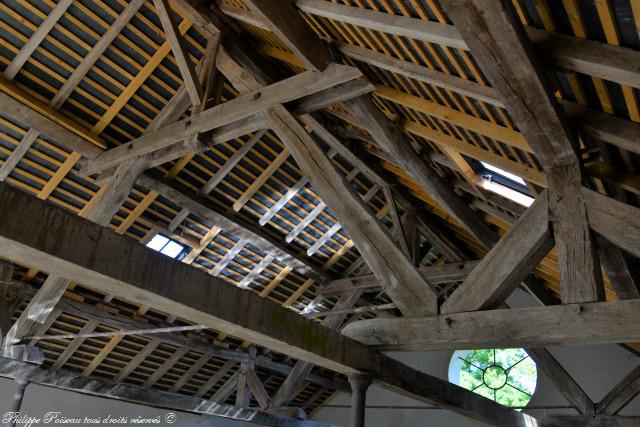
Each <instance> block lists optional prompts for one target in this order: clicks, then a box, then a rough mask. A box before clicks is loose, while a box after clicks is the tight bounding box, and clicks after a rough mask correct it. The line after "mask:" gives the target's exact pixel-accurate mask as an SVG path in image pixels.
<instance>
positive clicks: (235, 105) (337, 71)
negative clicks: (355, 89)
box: [81, 64, 361, 176]
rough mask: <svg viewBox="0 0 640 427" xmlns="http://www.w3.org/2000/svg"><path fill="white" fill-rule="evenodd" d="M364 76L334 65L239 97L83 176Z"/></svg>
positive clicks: (105, 159)
mask: <svg viewBox="0 0 640 427" xmlns="http://www.w3.org/2000/svg"><path fill="white" fill-rule="evenodd" d="M360 76H361V73H360V71H358V70H357V69H356V68H353V67H349V66H345V65H338V64H332V65H330V66H329V67H327V69H326V70H324V71H323V72H321V73H320V72H313V71H307V72H304V73H301V74H298V75H295V76H293V77H290V78H288V79H285V80H282V81H279V82H277V83H274V84H272V85H270V86H266V87H264V88H262V89H258V90H255V91H253V92H250V93H247V94H244V95H240V96H238V97H237V98H234V99H232V100H230V101H227V102H225V103H223V104H219V105H217V106H215V107H212V108H209V109H207V110H204V111H202V112H201V113H199V114H196V115H194V116H192V117H189V118H186V119H183V120H180V121H178V122H176V123H173V124H170V125H167V126H164V127H162V128H160V129H158V130H155V131H153V132H149V133H146V134H144V135H143V136H141V137H140V138H137V139H135V140H133V141H129V142H127V143H126V144H122V145H120V146H118V147H116V148H112V149H111V150H108V151H105V152H104V153H102V154H100V155H99V156H98V158H97V159H95V160H94V161H91V162H89V163H87V164H86V165H85V166H84V167H83V168H82V170H81V174H82V175H84V176H89V175H93V174H95V173H99V172H102V171H103V170H106V169H109V168H112V167H113V166H116V165H117V164H118V163H120V162H122V161H123V160H124V159H127V158H130V157H135V156H142V155H145V154H150V153H153V152H154V151H157V150H161V149H163V148H166V147H169V146H171V145H172V144H175V143H177V142H180V141H183V140H184V139H185V138H186V137H187V136H189V135H193V134H195V133H201V132H206V131H209V130H212V129H215V128H218V127H220V126H224V125H227V124H229V123H233V122H237V121H239V120H242V119H244V118H247V117H249V116H251V115H253V114H257V113H260V112H262V111H263V110H265V109H267V108H269V107H271V106H273V105H277V104H280V103H284V102H289V101H293V100H295V99H298V98H302V97H304V96H307V95H310V94H312V93H317V92H321V91H323V90H325V89H329V88H331V87H333V86H336V85H338V84H341V83H345V82H347V81H350V80H353V79H356V78H358V77H360Z"/></svg>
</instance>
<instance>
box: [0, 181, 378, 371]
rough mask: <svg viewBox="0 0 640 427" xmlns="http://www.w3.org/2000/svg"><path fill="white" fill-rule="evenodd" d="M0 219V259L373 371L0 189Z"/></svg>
mask: <svg viewBox="0 0 640 427" xmlns="http://www.w3.org/2000/svg"><path fill="white" fill-rule="evenodd" d="M0 218H2V220H1V221H0V257H2V258H6V259H10V260H12V261H14V262H16V263H17V264H20V265H26V266H29V267H33V268H37V269H39V270H42V271H46V272H48V273H50V274H54V275H57V276H60V277H64V278H66V279H68V280H72V281H75V282H77V283H83V284H87V285H88V286H91V287H92V288H94V289H96V290H98V291H100V292H103V293H106V294H109V295H115V296H118V297H123V298H125V299H128V300H132V301H136V302H137V303H140V304H143V305H146V306H148V307H155V308H157V309H159V310H162V311H164V312H167V313H174V314H175V315H176V316H177V317H181V318H184V319H188V320H190V321H192V322H194V323H197V324H202V325H205V326H207V327H209V328H212V329H216V330H219V331H221V332H223V333H226V334H228V335H231V336H235V337H238V338H240V339H245V340H248V341H250V342H252V343H255V344H257V345H261V346H264V347H267V348H271V349H273V350H276V351H279V352H282V353H285V354H288V355H290V356H292V357H296V358H298V359H303V360H306V361H308V362H311V363H314V364H316V365H320V366H323V367H325V368H327V369H332V370H336V371H338V372H345V373H349V372H354V371H359V370H360V369H364V370H373V371H375V369H376V366H377V358H378V357H379V356H378V355H377V354H376V353H373V352H371V351H369V350H367V349H366V348H365V347H364V346H361V345H359V344H357V343H354V342H351V341H349V340H346V339H344V338H342V337H341V336H340V334H339V333H336V332H333V331H329V330H327V329H326V328H323V327H322V326H320V325H317V324H315V323H314V322H309V321H306V320H304V319H302V318H301V317H299V316H298V315H297V314H295V313H294V312H292V311H290V310H286V309H283V308H280V307H279V306H278V305H276V304H273V303H271V302H269V301H265V300H264V299H262V298H260V297H259V296H257V295H255V294H254V293H252V292H249V291H245V290H241V289H239V288H237V287H235V286H230V285H229V284H228V283H226V282H224V281H222V280H220V279H217V278H214V277H212V276H211V275H209V274H207V273H205V272H202V271H200V270H197V269H194V268H192V267H190V266H188V265H185V264H183V263H182V262H180V261H175V260H171V259H169V258H167V257H166V256H163V255H162V254H160V253H157V252H155V251H152V250H149V249H148V248H146V247H144V246H142V245H140V244H138V243H137V242H135V241H132V240H130V239H126V238H124V237H122V236H119V235H118V234H116V233H114V232H112V231H111V230H108V229H105V228H103V227H100V226H98V225H96V224H94V223H92V222H89V221H86V220H84V219H82V218H80V217H78V216H76V215H72V214H70V213H68V212H66V211H64V210H62V209H61V208H58V207H55V206H52V205H49V204H47V203H44V202H39V201H38V200H37V199H35V198H33V197H31V196H29V195H28V194H25V193H23V192H20V191H18V190H14V189H12V188H10V187H8V186H7V185H6V184H2V185H0ZM36 224H39V226H38V225H36ZM176 284H180V285H179V286H176ZM249 312H250V313H252V315H251V316H245V315H244V314H243V313H249ZM283 324H286V325H288V327H287V328H283V327H281V326H280V325H283ZM296 336H297V338H296Z"/></svg>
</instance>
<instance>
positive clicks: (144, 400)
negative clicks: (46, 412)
mask: <svg viewBox="0 0 640 427" xmlns="http://www.w3.org/2000/svg"><path fill="white" fill-rule="evenodd" d="M23 369H24V370H25V371H26V372H29V373H28V374H27V377H26V380H27V381H28V382H30V383H33V384H38V385H42V386H45V387H52V388H56V389H60V390H66V391H71V392H76V393H82V394H89V395H92V396H96V397H101V398H106V399H113V400H120V401H123V402H130V403H137V404H141V405H148V406H152V407H155V408H164V409H172V410H177V411H182V412H190V413H194V414H201V415H211V416H216V417H224V418H231V419H234V420H241V421H247V422H251V423H257V424H259V425H265V426H274V427H282V426H290V427H296V426H297V427H323V426H324V427H329V425H327V424H321V423H316V422H314V421H306V420H305V421H302V420H296V419H294V418H288V417H283V416H280V415H273V414H269V413H266V412H262V411H257V410H255V409H249V408H238V407H237V406H233V405H227V404H224V403H218V402H213V401H210V400H206V399H201V398H198V397H191V396H185V395H183V394H177V393H169V392H166V391H161V390H156V389H148V388H144V387H140V386H136V385H132V384H126V383H121V382H116V381H110V380H106V379H101V378H95V377H91V378H89V377H83V376H81V375H78V374H75V373H72V372H69V371H65V370H61V369H54V368H48V369H44V368H34V367H33V365H31V364H29V363H26V362H21V361H17V360H12V359H7V358H4V357H0V377H4V378H15V377H16V375H17V374H16V373H17V372H20V371H21V370H23ZM179 419H180V414H178V415H177V420H178V421H179Z"/></svg>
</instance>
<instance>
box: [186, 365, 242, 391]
mask: <svg viewBox="0 0 640 427" xmlns="http://www.w3.org/2000/svg"><path fill="white" fill-rule="evenodd" d="M237 364H238V362H237V361H235V360H227V361H226V362H224V364H223V365H222V366H221V367H220V369H218V370H217V371H216V372H215V374H213V375H212V376H211V377H209V378H208V379H207V381H205V382H204V384H202V385H201V386H200V388H199V389H198V391H196V392H195V394H194V396H195V397H202V396H204V395H205V394H206V393H207V392H208V391H209V390H211V388H212V387H213V386H214V385H216V384H217V383H219V382H220V380H221V379H222V378H224V376H225V375H226V374H227V373H228V372H229V371H230V370H231V369H233V367H234V366H236V365H237Z"/></svg>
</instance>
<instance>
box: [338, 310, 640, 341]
mask: <svg viewBox="0 0 640 427" xmlns="http://www.w3.org/2000/svg"><path fill="white" fill-rule="evenodd" d="M639 321H640V300H626V301H616V302H595V303H585V304H567V305H556V306H549V307H535V308H519V309H509V310H489V311H477V312H468V313H454V314H445V315H440V316H438V317H423V318H417V317H416V318H398V319H372V320H361V321H358V322H354V323H351V324H349V325H347V326H346V327H345V328H344V329H343V331H342V332H343V334H345V335H346V336H348V337H351V338H353V339H355V340H357V341H360V342H362V343H364V344H367V345H369V346H373V347H374V348H376V349H379V350H390V351H399V350H402V351H426V350H458V349H474V348H505V347H509V348H511V347H541V346H547V345H596V344H616V343H625V342H637V341H640V328H638V322H639ZM611 325H616V327H615V328H612V327H611Z"/></svg>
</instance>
